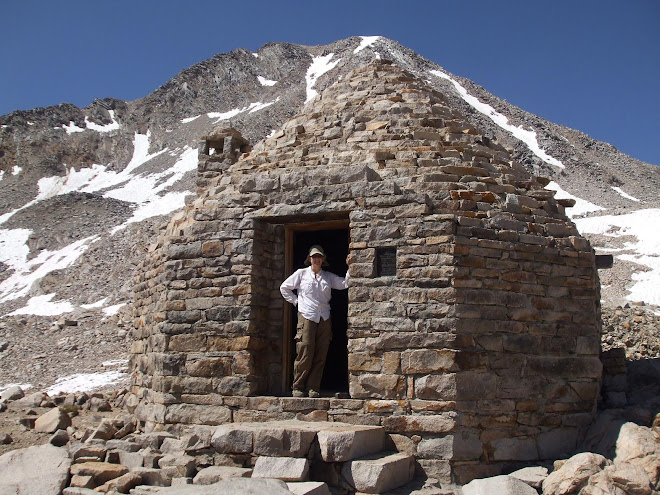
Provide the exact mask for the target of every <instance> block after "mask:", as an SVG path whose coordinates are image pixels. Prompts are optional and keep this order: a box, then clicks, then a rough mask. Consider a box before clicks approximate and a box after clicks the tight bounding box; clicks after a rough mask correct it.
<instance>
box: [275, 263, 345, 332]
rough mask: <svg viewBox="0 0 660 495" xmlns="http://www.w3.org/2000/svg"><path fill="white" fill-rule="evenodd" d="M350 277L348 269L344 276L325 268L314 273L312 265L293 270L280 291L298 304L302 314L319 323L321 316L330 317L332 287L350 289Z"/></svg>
mask: <svg viewBox="0 0 660 495" xmlns="http://www.w3.org/2000/svg"><path fill="white" fill-rule="evenodd" d="M349 279H350V277H349V275H348V271H347V272H346V276H345V277H343V278H342V277H339V276H337V275H335V274H334V273H330V272H326V271H324V270H321V271H320V272H319V273H317V274H314V271H313V270H312V267H311V266H310V267H307V268H301V269H299V270H296V271H295V272H293V274H292V275H291V276H290V277H289V278H287V279H286V280H285V281H284V282H282V285H280V292H281V293H282V297H284V299H286V300H287V301H288V302H290V303H291V304H293V305H294V306H298V311H299V312H300V314H301V315H303V316H304V317H305V318H307V319H308V320H311V321H314V322H316V323H318V322H319V321H321V318H323V319H324V320H327V319H328V318H330V298H331V297H332V290H331V289H339V290H342V289H348V283H349ZM294 289H296V290H297V291H298V295H297V296H296V294H295V293H294V292H293V290H294Z"/></svg>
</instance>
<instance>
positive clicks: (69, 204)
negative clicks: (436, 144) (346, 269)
mask: <svg viewBox="0 0 660 495" xmlns="http://www.w3.org/2000/svg"><path fill="white" fill-rule="evenodd" d="M374 57H380V58H386V59H389V60H392V61H394V62H395V63H397V64H399V65H401V66H402V67H404V68H405V69H407V70H409V71H411V72H412V73H413V74H415V75H417V76H419V77H422V78H424V79H425V80H427V81H428V82H429V83H430V84H431V85H432V86H433V87H434V88H435V89H437V90H438V91H440V92H442V93H443V94H445V95H446V97H447V98H448V100H449V101H450V102H451V103H452V105H454V106H455V107H456V108H457V109H458V110H459V111H460V112H462V113H463V114H464V115H466V117H467V118H468V120H469V122H470V123H471V124H472V125H474V126H475V127H477V128H479V129H481V130H482V131H483V133H484V135H485V137H487V138H488V139H494V140H497V141H498V142H500V143H501V144H503V145H504V146H506V147H508V148H511V149H513V150H514V153H515V156H516V158H517V160H518V161H519V162H520V163H522V164H523V165H524V166H525V167H527V168H528V169H529V170H530V171H532V172H533V173H535V174H537V175H542V176H546V177H549V178H550V179H551V180H552V181H553V183H552V184H551V186H549V187H553V188H556V189H560V190H561V192H560V193H558V197H561V196H560V195H561V194H565V195H573V196H576V197H578V198H580V199H582V200H584V201H578V203H577V205H576V208H575V210H576V215H581V216H583V217H585V218H584V221H591V220H592V219H593V218H595V217H598V216H601V217H602V216H603V215H606V216H608V217H610V220H608V221H609V222H612V220H611V216H612V215H616V216H617V217H616V218H620V219H624V220H625V219H628V218H637V217H636V216H635V215H638V216H640V215H641V218H647V219H652V218H657V215H658V212H659V211H660V210H659V208H660V198H659V196H658V187H659V185H660V167H658V166H655V165H650V164H646V163H642V162H640V161H638V160H635V159H633V158H631V157H629V156H626V155H624V154H623V153H620V152H619V151H617V150H616V149H615V148H614V147H612V146H611V145H609V144H607V143H602V142H598V141H595V140H593V139H591V138H589V136H587V135H585V134H583V133H581V132H579V131H577V130H573V129H569V128H566V127H563V126H559V125H556V124H553V123H551V122H548V121H546V120H543V119H541V118H539V117H537V116H535V115H532V114H530V113H528V112H525V111H524V110H522V109H520V108H516V107H514V106H512V105H510V104H509V103H507V102H506V101H504V100H501V99H499V98H497V97H496V96H495V95H492V94H490V93H488V92H487V91H486V90H484V89H483V88H481V87H479V86H478V85H476V84H474V83H473V82H471V81H469V80H467V79H464V78H462V77H460V76H455V75H452V74H450V73H448V72H446V71H444V70H443V69H442V68H441V67H440V66H439V65H437V64H435V63H433V62H431V61H429V60H426V59H424V58H423V57H421V56H419V55H417V54H416V53H414V52H412V51H411V50H409V49H407V48H406V47H404V46H401V45H400V44H398V43H396V42H394V41H391V40H388V39H385V38H378V37H373V38H367V37H353V38H348V39H345V40H341V41H337V42H335V43H332V44H330V45H325V46H301V45H292V44H286V43H270V44H267V45H265V46H264V47H262V48H261V49H260V50H259V51H258V52H256V53H252V52H249V51H247V50H244V49H240V48H239V49H237V50H234V51H232V52H231V53H226V54H220V55H216V56H214V57H213V58H211V59H209V60H206V61H204V62H201V63H199V64H196V65H194V66H192V67H190V68H189V69H186V70H184V71H182V72H181V73H180V74H178V75H176V76H175V77H174V78H172V79H171V80H170V81H168V82H167V83H165V84H164V85H163V86H161V87H160V88H158V89H157V90H156V91H154V92H153V93H152V94H150V95H147V96H145V97H144V98H141V99H138V100H135V101H130V102H125V101H121V100H115V99H111V98H106V99H103V100H96V101H94V102H93V103H92V104H91V105H89V106H88V107H86V108H82V109H80V108H77V107H75V106H73V105H70V104H61V105H58V106H54V107H49V108H37V109H33V110H28V111H17V112H13V113H11V114H9V115H5V116H2V117H0V315H2V316H1V317H0V363H1V366H0V385H2V384H7V383H30V384H33V385H34V386H39V387H43V386H48V385H51V384H52V383H53V381H54V380H55V379H56V378H57V377H60V376H62V375H64V374H67V373H71V372H73V371H74V370H89V371H93V370H102V369H103V368H102V367H101V366H100V365H101V363H103V362H104V361H107V360H111V359H122V358H125V357H126V355H127V348H128V346H129V345H130V340H129V339H130V336H129V332H128V329H129V327H130V300H131V297H132V294H131V287H132V272H133V270H134V268H135V266H136V264H137V262H138V260H140V259H141V257H142V256H143V253H144V251H145V249H146V247H147V246H148V245H149V243H150V242H151V241H152V239H153V238H154V236H155V235H156V233H157V232H158V229H159V228H160V227H161V226H162V224H163V222H165V221H167V218H168V217H169V215H171V214H172V213H173V212H174V211H176V210H177V209H179V208H181V207H182V206H183V205H184V201H185V198H186V196H190V195H192V194H194V191H195V185H194V184H195V174H196V166H197V146H198V142H199V138H200V137H201V136H203V135H205V134H207V133H208V131H210V130H211V129H212V128H213V127H215V126H217V125H231V126H233V127H235V128H237V129H238V130H239V131H240V132H241V133H242V134H243V136H244V137H245V138H247V139H248V140H249V141H250V142H251V143H252V144H253V145H254V144H256V143H257V142H258V141H260V140H262V139H263V138H265V137H267V136H269V135H270V134H271V133H273V132H276V130H277V129H278V128H279V127H280V126H281V125H282V124H283V123H284V122H285V120H286V119H288V118H290V117H291V116H293V115H295V114H297V113H300V112H302V111H303V109H304V106H305V103H306V102H308V101H310V100H311V99H313V98H315V97H318V96H317V95H320V94H321V92H322V90H323V89H324V88H326V87H328V86H329V85H331V84H333V83H334V82H336V81H337V80H339V79H341V78H342V77H344V76H345V75H346V74H347V73H348V72H349V71H351V70H352V69H354V68H356V67H360V66H363V65H365V64H367V63H368V62H369V61H371V60H372V59H373V58H374ZM576 218H577V217H576ZM602 218H604V217H602ZM582 221H583V220H577V219H576V222H577V223H578V228H581V224H580V222H582ZM648 221H649V220H647V222H648ZM603 225H606V227H605V228H602V225H601V226H600V227H598V228H597V227H596V226H594V225H591V224H589V225H587V224H585V232H586V233H587V235H591V236H592V239H593V243H594V245H595V246H597V247H598V248H603V249H607V250H609V251H605V252H614V253H615V254H616V255H617V257H616V260H615V264H614V267H613V268H612V269H611V270H609V271H606V272H605V271H603V272H601V276H602V279H603V281H604V288H603V298H604V305H606V306H611V307H614V306H616V305H623V304H625V303H626V302H629V300H633V301H644V300H645V301H646V303H650V304H660V299H659V297H660V296H657V295H656V294H654V293H653V291H648V290H646V291H645V290H637V292H635V290H633V285H634V284H635V283H636V282H635V280H637V279H635V278H634V277H642V278H644V277H646V278H647V279H648V277H649V276H650V274H656V273H658V272H659V271H660V266H658V263H657V261H656V260H657V259H658V254H659V253H660V246H658V245H656V246H655V248H652V247H651V248H649V242H644V243H642V242H641V240H640V239H641V238H638V237H635V236H638V231H636V230H635V231H630V230H629V229H628V228H627V226H623V227H616V228H615V227H608V225H610V224H608V223H607V222H605V223H604V224H603ZM581 230H582V229H581ZM646 230H648V229H646ZM589 231H591V232H593V234H590V233H589ZM612 234H622V235H623V236H622V235H618V236H613V235H612ZM650 242H651V244H652V243H653V238H651V241H650ZM656 244H658V243H657V242H656ZM616 249H618V250H620V251H612V250H616ZM654 249H655V251H654ZM646 251H649V252H646ZM635 274H637V275H635ZM637 283H639V281H638V282H637ZM631 290H632V292H631ZM640 293H641V294H642V296H638V294H640ZM645 298H646V299H645ZM656 335H657V333H656Z"/></svg>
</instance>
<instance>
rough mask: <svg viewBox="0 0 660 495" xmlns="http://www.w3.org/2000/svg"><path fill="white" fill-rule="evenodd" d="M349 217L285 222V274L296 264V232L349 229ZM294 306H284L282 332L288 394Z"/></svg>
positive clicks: (283, 383)
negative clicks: (294, 245)
mask: <svg viewBox="0 0 660 495" xmlns="http://www.w3.org/2000/svg"><path fill="white" fill-rule="evenodd" d="M349 224H350V222H349V220H348V218H345V219H341V220H318V221H311V222H299V223H287V224H284V274H285V277H288V276H289V275H290V274H291V272H292V270H293V266H294V262H293V240H294V236H295V233H296V232H300V231H305V230H308V231H312V230H332V229H347V230H348V229H349ZM293 309H294V308H293V307H292V306H290V305H289V304H287V305H286V306H285V307H284V332H282V393H283V394H286V393H287V392H288V391H289V390H290V388H291V383H292V382H293V376H292V374H291V367H290V366H289V364H290V363H291V362H292V354H291V339H292V338H293V335H292V332H291V322H292V321H293Z"/></svg>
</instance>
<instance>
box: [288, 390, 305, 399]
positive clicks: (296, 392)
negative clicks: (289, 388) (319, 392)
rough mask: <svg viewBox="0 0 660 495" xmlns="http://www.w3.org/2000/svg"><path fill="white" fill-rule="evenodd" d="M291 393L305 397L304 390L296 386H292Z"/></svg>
mask: <svg viewBox="0 0 660 495" xmlns="http://www.w3.org/2000/svg"><path fill="white" fill-rule="evenodd" d="M291 395H293V396H294V397H305V392H303V391H302V390H298V389H297V388H294V389H293V392H292V393H291Z"/></svg>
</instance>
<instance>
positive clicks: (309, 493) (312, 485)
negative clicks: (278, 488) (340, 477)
mask: <svg viewBox="0 0 660 495" xmlns="http://www.w3.org/2000/svg"><path fill="white" fill-rule="evenodd" d="M286 486H287V488H288V489H289V491H290V492H291V493H293V494H294V495H332V492H330V488H328V485H327V484H326V483H324V482H322V481H299V482H294V483H287V484H286Z"/></svg>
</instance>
